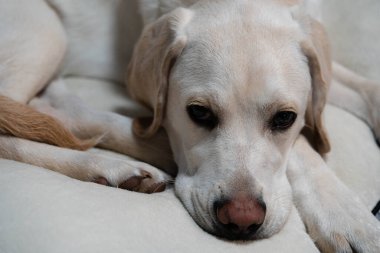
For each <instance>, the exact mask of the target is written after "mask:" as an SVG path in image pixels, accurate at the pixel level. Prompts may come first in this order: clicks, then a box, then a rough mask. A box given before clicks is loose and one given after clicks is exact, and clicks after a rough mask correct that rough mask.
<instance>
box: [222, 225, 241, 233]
mask: <svg viewBox="0 0 380 253" xmlns="http://www.w3.org/2000/svg"><path fill="white" fill-rule="evenodd" d="M223 227H224V228H225V229H227V230H228V231H231V232H233V233H240V227H239V226H238V225H236V224H233V223H228V224H226V225H223Z"/></svg>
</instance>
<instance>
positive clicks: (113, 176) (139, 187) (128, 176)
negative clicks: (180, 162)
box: [93, 161, 171, 193]
mask: <svg viewBox="0 0 380 253" xmlns="http://www.w3.org/2000/svg"><path fill="white" fill-rule="evenodd" d="M170 180H171V177H170V176H169V175H167V174H166V173H165V172H163V171H161V170H159V169H157V168H155V167H153V166H150V165H149V164H146V163H142V162H137V161H120V162H117V163H115V162H114V163H113V166H112V167H111V168H107V169H103V170H102V171H101V173H100V175H98V176H96V177H95V178H94V180H93V182H94V183H97V184H102V185H106V186H112V187H117V188H121V189H125V190H129V191H135V192H141V193H155V192H162V191H164V190H165V189H166V186H167V184H168V182H170Z"/></svg>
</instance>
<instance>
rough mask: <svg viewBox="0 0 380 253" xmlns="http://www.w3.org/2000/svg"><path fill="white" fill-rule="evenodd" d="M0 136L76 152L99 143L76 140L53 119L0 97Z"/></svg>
mask: <svg viewBox="0 0 380 253" xmlns="http://www.w3.org/2000/svg"><path fill="white" fill-rule="evenodd" d="M0 134H5V135H12V136H15V137H19V138H23V139H28V140H32V141H37V142H43V143H48V144H52V145H56V146H59V147H64V148H71V149H77V150H86V149H89V148H91V147H94V146H95V145H96V144H97V143H98V142H99V138H95V139H89V140H81V139H78V138H77V137H75V136H74V135H73V134H72V133H71V132H70V131H69V130H67V129H66V128H65V127H64V126H63V125H62V123H60V122H59V121H58V120H56V119H54V118H53V117H51V116H49V115H47V114H44V113H41V112H38V111H36V110H34V109H33V108H31V107H28V106H26V105H23V104H21V103H18V102H16V101H14V100H12V99H10V98H8V97H5V96H1V95H0Z"/></svg>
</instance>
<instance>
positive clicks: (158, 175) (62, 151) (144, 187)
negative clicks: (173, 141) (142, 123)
mask: <svg viewBox="0 0 380 253" xmlns="http://www.w3.org/2000/svg"><path fill="white" fill-rule="evenodd" d="M0 143H1V145H0V158H4V159H10V160H16V161H19V162H24V163H28V164H32V165H35V166H39V167H43V168H46V169H50V170H53V171H56V172H59V173H61V174H64V175H66V176H69V177H72V178H75V179H78V180H82V181H88V182H96V183H99V184H104V185H108V186H114V187H119V188H123V189H127V190H133V191H138V192H144V193H153V192H157V191H162V190H164V189H165V185H166V182H168V180H169V179H170V177H169V176H167V175H166V174H165V173H164V172H162V171H160V170H158V169H157V168H155V167H152V166H150V165H148V164H146V163H142V162H138V161H132V160H126V159H121V158H114V157H110V156H105V155H101V154H98V153H93V152H90V151H77V150H72V149H66V148H60V147H56V146H52V145H48V144H44V143H39V142H33V141H29V140H24V139H19V138H16V137H11V136H0Z"/></svg>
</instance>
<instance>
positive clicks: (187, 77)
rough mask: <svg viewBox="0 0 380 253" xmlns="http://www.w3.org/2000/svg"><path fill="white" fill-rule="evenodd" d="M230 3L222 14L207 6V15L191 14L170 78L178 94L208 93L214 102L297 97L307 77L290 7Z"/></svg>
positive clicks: (214, 7) (249, 2) (308, 81)
mask: <svg viewBox="0 0 380 253" xmlns="http://www.w3.org/2000/svg"><path fill="white" fill-rule="evenodd" d="M234 2H235V1H227V3H225V4H227V5H229V6H228V7H226V6H224V7H223V10H224V11H219V9H218V8H220V5H219V4H217V5H215V6H214V5H213V4H210V3H209V6H208V8H206V9H207V11H205V10H204V8H201V10H200V11H199V12H200V13H197V10H195V15H194V17H193V20H192V21H191V23H190V24H189V25H188V27H187V35H188V43H187V45H186V47H185V49H184V51H183V53H182V55H181V57H179V59H178V68H176V71H177V73H176V74H174V76H175V79H176V80H177V83H178V82H179V83H180V84H181V90H182V91H185V92H186V93H187V94H195V96H196V94H200V95H201V96H205V95H206V94H207V93H208V94H212V96H213V97H219V98H220V99H219V101H222V100H228V101H231V98H230V97H226V96H234V97H235V98H236V99H238V100H239V99H241V98H244V97H250V98H252V99H255V97H256V98H260V99H261V100H265V99H266V100H267V101H262V104H265V103H270V102H271V101H273V100H276V99H277V98H283V97H288V98H289V99H290V100H291V99H292V96H294V97H295V98H297V97H302V95H303V94H305V89H306V88H308V87H307V85H305V83H310V77H309V75H308V69H307V63H306V59H305V57H304V56H303V54H302V53H301V50H300V45H299V40H300V37H301V35H300V31H299V30H300V29H299V24H298V23H297V22H296V21H295V20H293V18H292V16H291V12H290V11H289V9H288V8H286V7H278V6H277V5H265V4H264V7H263V6H262V5H260V6H255V5H252V3H256V2H257V1H247V4H246V6H243V7H241V6H240V5H238V4H236V3H234ZM239 2H240V1H239ZM258 2H261V1H258ZM249 8H251V9H249ZM271 8H272V9H271ZM226 9H227V11H226ZM247 9H248V10H247ZM266 11H267V12H266ZM255 95H257V96H255ZM300 95H301V96H300ZM256 101H257V100H256Z"/></svg>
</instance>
